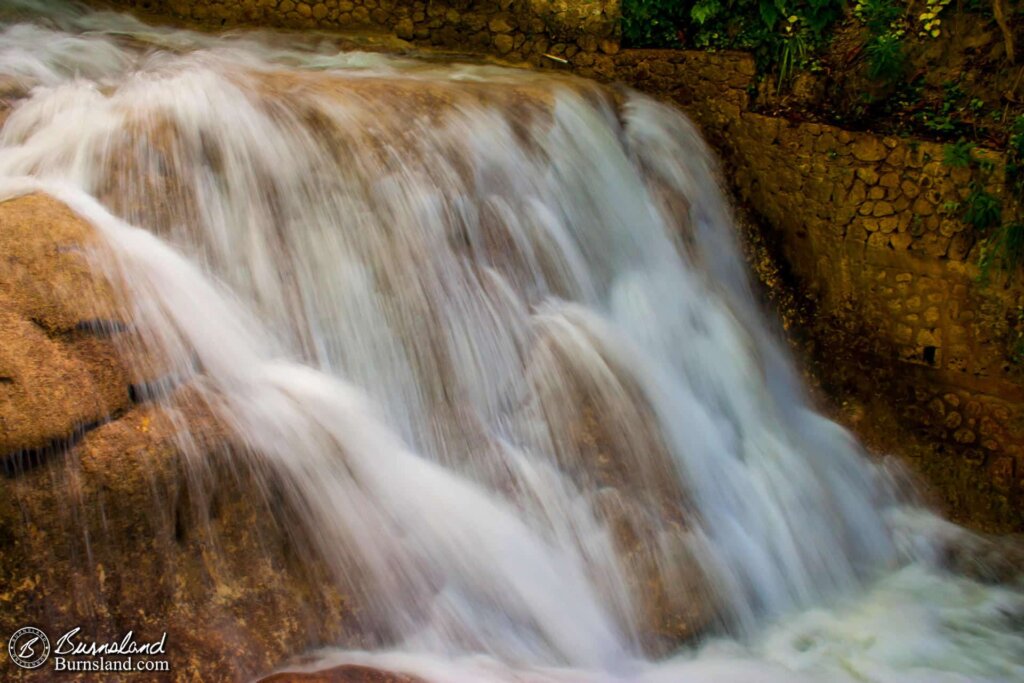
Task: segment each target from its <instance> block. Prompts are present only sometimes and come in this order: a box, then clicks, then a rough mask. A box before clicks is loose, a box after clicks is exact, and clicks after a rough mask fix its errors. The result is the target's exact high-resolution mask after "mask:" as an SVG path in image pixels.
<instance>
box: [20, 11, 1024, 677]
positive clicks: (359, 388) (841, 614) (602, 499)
mask: <svg viewBox="0 0 1024 683" xmlns="http://www.w3.org/2000/svg"><path fill="white" fill-rule="evenodd" d="M30 10H31V4H30V3H8V6H7V8H6V9H5V10H4V11H3V13H2V14H0V18H3V19H4V20H6V21H7V24H6V25H4V27H3V32H2V34H0V35H2V39H0V84H3V85H4V86H5V87H6V88H7V89H8V90H10V91H12V92H15V91H16V92H19V93H22V94H23V96H22V97H20V98H19V99H18V101H17V103H16V104H15V106H14V107H13V109H12V111H11V112H10V114H9V116H8V118H7V120H6V122H5V123H4V125H3V128H2V130H0V192H2V193H3V194H4V195H6V196H12V195H16V194H20V193H25V192H31V191H44V192H48V193H50V194H53V195H55V196H56V197H57V198H59V199H60V200H62V201H63V202H65V203H66V204H68V205H69V206H70V207H71V208H72V209H73V210H74V211H76V212H77V213H79V214H80V215H81V216H83V217H85V218H87V219H88V220H89V221H90V222H91V223H92V224H93V225H95V226H96V228H97V229H98V230H99V231H100V232H101V233H102V235H103V236H104V238H105V239H106V241H107V242H108V243H109V245H110V247H111V252H112V253H113V255H114V257H113V261H112V262H109V263H106V264H105V266H106V267H108V268H111V272H113V273H116V277H117V278H119V280H120V281H122V282H124V283H125V284H126V286H127V288H128V292H129V294H130V298H131V301H132V304H133V309H132V312H133V319H134V324H135V325H136V326H137V327H138V329H139V330H140V334H141V335H142V336H143V337H144V338H145V340H146V345H147V346H149V347H152V348H155V349H158V350H159V352H160V354H161V355H162V357H163V358H164V359H165V360H164V364H165V365H166V366H167V368H168V372H167V376H168V377H172V378H174V379H175V381H177V382H182V383H185V382H190V381H191V383H192V384H193V385H194V386H193V395H194V396H195V399H194V400H197V401H202V402H204V403H208V404H210V405H212V406H215V407H216V410H217V412H218V414H219V415H220V416H221V417H222V419H223V420H224V422H225V423H226V424H227V425H229V426H230V427H231V429H232V430H233V431H234V432H235V433H236V434H237V436H238V438H239V440H241V441H242V442H244V444H245V445H246V448H245V449H244V453H247V454H248V455H245V456H240V457H247V458H252V459H254V460H255V461H257V462H258V463H260V465H261V466H262V467H263V471H264V472H265V476H267V477H271V478H273V479H274V480H275V481H276V482H277V483H278V484H280V485H281V486H282V487H283V490H285V491H286V492H287V494H288V496H289V498H290V502H291V504H292V505H294V506H295V507H296V508H297V509H298V510H300V511H301V513H302V522H303V526H304V527H305V530H306V533H307V534H308V535H309V538H311V539H312V542H313V544H314V545H315V550H316V552H317V553H318V554H319V555H320V556H322V557H323V558H325V560H326V562H327V564H328V566H329V567H330V568H331V569H332V570H333V572H334V578H335V579H336V581H337V582H338V584H339V585H342V586H344V587H345V589H346V590H347V591H350V592H352V593H355V594H358V595H359V596H360V602H361V604H363V605H365V609H366V610H367V611H368V613H369V620H370V621H372V623H373V624H374V625H375V628H377V629H379V633H378V634H377V636H378V639H379V642H380V651H379V652H377V653H376V654H370V653H354V652H347V653H345V652H338V653H332V654H326V655H324V657H325V659H324V661H343V662H368V663H376V664H379V665H381V666H385V667H389V668H392V669H397V670H404V671H410V672H414V673H417V674H419V675H421V676H424V677H426V678H428V679H431V680H443V681H447V680H470V681H485V680H512V679H514V680H521V678H520V677H521V676H524V675H527V676H528V680H542V679H545V680H546V679H548V678H550V679H551V680H588V681H598V680H641V679H642V680H650V681H669V680H672V681H675V680H691V679H692V680H705V679H706V680H752V677H753V678H757V679H758V680H765V679H767V678H769V677H774V678H778V679H779V680H792V679H794V678H795V677H796V676H797V675H798V673H797V672H799V671H807V672H809V673H810V675H812V676H817V677H822V676H826V677H829V678H830V679H833V678H837V677H840V676H848V677H849V678H850V679H851V680H902V679H907V680H929V681H933V680H940V679H943V680H981V679H988V680H1011V679H1012V678H1013V677H1015V676H1024V655H1022V654H1021V652H1024V647H1022V645H1024V637H1022V635H1021V634H1020V632H1019V630H1018V632H1016V633H1014V632H1011V631H1008V632H1006V633H1002V634H998V633H996V632H995V631H997V630H999V629H1000V628H1004V627H1005V628H1008V627H1007V626H1006V624H1008V623H1009V621H1008V620H1009V619H1010V616H1011V615H1012V613H1014V611H1016V613H1018V614H1019V611H1020V610H1021V609H1024V606H1022V601H1021V598H1020V596H1019V595H1018V594H1016V593H1014V592H1012V591H1010V590H1003V589H995V588H988V589H981V588H975V587H974V585H973V584H969V582H966V581H965V580H961V579H953V578H950V577H940V576H938V575H936V574H934V573H932V572H931V571H930V570H928V569H927V568H926V567H925V565H924V564H923V562H924V560H923V559H922V558H925V557H926V556H927V552H926V551H925V550H922V548H925V546H927V543H926V542H925V541H922V540H921V539H922V538H925V536H926V535H925V534H923V533H919V532H909V531H907V530H906V528H905V527H906V525H900V524H898V523H897V522H894V521H893V520H894V517H893V514H892V513H894V512H895V511H896V510H898V504H899V501H898V500H897V499H896V497H894V495H893V494H892V493H891V492H890V490H889V487H888V486H887V484H886V477H885V476H884V474H883V473H882V472H881V471H879V470H878V469H877V468H876V467H875V466H874V465H872V464H870V463H869V461H868V460H867V459H866V458H865V457H864V456H863V455H862V453H861V452H860V449H859V447H858V446H857V444H856V443H855V442H854V441H853V440H852V439H851V437H850V436H849V435H847V434H846V433H845V432H844V431H843V430H842V429H840V428H839V427H837V426H836V425H834V424H833V423H831V422H829V421H828V420H826V419H824V418H822V417H821V416H819V415H817V414H816V413H815V412H814V411H813V410H811V409H810V408H808V407H807V402H806V399H805V398H804V396H803V395H802V392H801V388H800V382H799V379H798V377H797V376H796V375H795V373H794V371H793V369H792V367H791V365H790V362H789V361H788V359H787V358H786V354H785V353H784V352H783V350H782V349H781V347H780V345H779V343H778V342H777V341H776V339H775V338H774V336H773V334H772V333H771V332H770V331H769V329H768V326H767V324H766V322H765V321H764V320H762V318H761V315H760V313H759V312H758V309H757V306H756V304H755V301H754V298H753V296H752V294H751V293H750V291H749V286H748V283H747V280H746V274H745V271H744V266H743V262H742V259H741V256H740V254H739V251H738V249H737V247H736V244H735V241H734V236H733V227H732V222H731V217H730V214H729V210H728V207H727V205H726V204H725V203H724V201H723V199H722V196H721V193H720V191H719V189H718V186H717V182H716V175H715V174H716V171H715V168H714V164H713V162H712V161H711V157H710V155H709V153H708V151H707V150H706V148H705V147H704V145H703V144H702V142H701V141H700V138H699V136H698V135H697V133H696V132H695V131H694V129H693V127H692V126H691V125H690V124H689V123H688V122H687V121H686V120H685V119H684V118H683V117H682V116H681V115H680V114H679V113H677V112H675V111H673V110H671V109H669V108H667V107H665V106H663V105H660V104H656V103H655V102H653V101H651V100H649V99H647V98H644V97H641V96H639V95H636V94H632V93H626V94H617V93H613V92H611V91H608V90H605V89H602V88H600V87H598V86H596V85H594V84H588V83H586V82H581V81H577V80H574V79H568V78H564V77H559V76H554V75H542V74H539V73H535V72H529V71H516V70H510V69H502V68H497V67H491V66H481V65H468V64H461V65H454V64H444V65H440V64H436V63H431V62H421V61H416V60H413V59H402V58H395V57H387V56H383V55H380V54H370V53H364V52H342V53H339V52H337V49H336V48H333V47H332V46H331V45H330V43H329V42H317V41H316V40H315V39H305V40H302V39H300V38H299V37H296V36H292V37H290V38H289V41H290V43H291V44H290V46H289V47H288V48H283V47H281V46H280V45H281V41H280V40H278V39H274V37H273V36H269V35H264V34H238V35H233V36H211V35H201V34H196V33H190V32H187V31H179V30H171V29H155V28H152V27H147V26H144V25H143V24H140V23H138V22H136V21H135V20H132V19H129V18H127V17H124V16H120V15H115V14H110V13H87V12H83V11H81V10H79V9H77V8H75V7H70V6H69V7H63V8H62V9H61V11H60V12H54V11H52V10H51V11H49V12H48V13H45V14H42V13H38V12H32V11H30ZM132 225H134V226H139V227H137V228H136V227H130V226H132ZM97 267H101V266H100V265H98V266H97ZM132 352H133V349H131V348H126V349H125V353H128V354H131V353H132ZM623 525H625V526H626V527H628V528H629V530H630V533H629V534H628V535H629V536H631V537H632V541H631V542H629V543H626V542H624V541H623V538H622V536H623V534H622V533H621V528H622V527H623ZM897 527H898V528H897ZM909 534H913V535H914V538H913V540H914V542H913V543H901V542H898V541H899V540H900V539H903V538H904V537H906V536H908V535H909ZM626 545H628V546H629V549H628V550H629V551H628V552H627V549H626V547H625V546H626ZM908 548H913V549H914V550H913V552H911V551H910V550H908ZM652 581H653V582H655V583H656V584H657V585H658V586H660V591H661V592H660V593H659V595H658V597H657V598H656V599H657V600H658V601H662V602H663V603H664V605H662V607H663V608H665V609H669V610H672V609H682V610H684V611H685V609H686V607H687V606H688V605H692V604H695V603H701V604H706V605H709V607H708V609H709V610H712V611H714V613H715V614H716V618H717V620H718V622H719V623H720V626H719V627H718V632H719V633H720V634H722V635H731V636H733V637H740V638H741V639H742V642H743V643H744V644H743V645H740V644H739V643H738V642H732V641H720V642H718V644H716V645H713V646H709V647H706V648H704V649H703V650H701V651H699V652H697V653H690V654H685V655H680V656H677V657H676V658H675V659H672V660H668V661H662V662H661V663H654V662H651V661H648V660H645V658H644V652H645V651H649V650H650V649H651V647H652V645H651V640H650V638H649V636H648V628H647V624H646V623H645V620H646V619H647V618H649V614H648V613H649V611H650V609H651V605H650V604H649V603H650V600H649V599H648V596H645V591H646V588H645V587H646V586H649V585H650V582H652ZM869 585H873V586H874V587H873V588H872V589H871V590H870V592H865V591H866V590H867V588H866V587H867V586H869ZM893 596H896V597H895V600H898V601H901V602H902V604H903V607H904V609H905V611H906V612H907V616H906V617H905V622H904V623H903V624H902V628H903V629H904V630H905V632H906V637H905V638H904V640H902V641H901V643H903V645H905V647H906V651H905V652H901V651H899V648H898V647H897V646H894V645H890V646H889V649H888V650H885V651H879V650H878V649H877V648H875V649H872V646H870V645H868V644H866V643H865V641H864V638H865V636H864V634H865V633H866V632H870V630H871V629H875V628H879V629H892V628H894V627H893V626H891V625H890V624H889V623H888V620H887V619H886V618H883V616H882V614H881V613H880V612H879V610H881V609H882V607H881V606H882V605H886V602H887V601H888V602H890V603H891V602H892V601H893V600H894V597H893ZM836 600H839V601H841V602H840V603H839V604H838V605H837V604H836V603H835V601H836ZM843 601H845V602H843ZM825 603H828V604H833V605H834V607H833V610H834V611H833V612H825V611H823V610H822V609H821V608H813V606H814V605H820V604H825ZM807 609H810V610H811V611H807V612H804V613H802V614H801V613H800V611H801V610H807ZM888 609H891V610H894V609H897V608H896V607H894V606H893V605H891V604H890V605H888ZM953 613H955V614H956V616H955V617H952V616H950V615H951V614H953ZM781 617H785V620H784V621H782V622H778V623H776V625H775V626H770V624H771V623H773V622H776V620H778V619H779V618H781ZM951 619H956V620H958V621H957V623H956V625H955V627H950V628H947V626H950V623H952V622H950V620H951ZM947 622H949V623H947ZM899 633H902V631H893V632H891V633H889V636H890V637H892V638H895V637H896V634H899ZM797 641H799V642H800V643H810V644H806V646H804V645H795V644H794V643H797ZM983 646H984V647H983ZM385 652H386V653H385ZM953 652H955V653H956V654H955V655H954V654H951V653H953ZM996 653H999V654H996ZM472 655H486V656H487V658H486V659H481V658H480V657H479V656H477V657H471V656H472ZM929 657H931V658H929ZM523 672H530V673H529V674H524V673H523Z"/></svg>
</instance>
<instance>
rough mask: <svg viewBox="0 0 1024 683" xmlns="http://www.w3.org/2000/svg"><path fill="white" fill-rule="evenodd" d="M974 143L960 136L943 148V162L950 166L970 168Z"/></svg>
mask: <svg viewBox="0 0 1024 683" xmlns="http://www.w3.org/2000/svg"><path fill="white" fill-rule="evenodd" d="M973 150H974V143H973V142H968V141H967V140H964V139H963V138H960V139H959V140H957V141H956V142H954V143H953V144H951V145H946V146H945V147H944V148H943V150H942V163H943V164H945V165H946V166H949V167H950V168H970V166H971V161H973V159H972V157H971V152H972V151H973Z"/></svg>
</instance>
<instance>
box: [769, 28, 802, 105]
mask: <svg viewBox="0 0 1024 683" xmlns="http://www.w3.org/2000/svg"><path fill="white" fill-rule="evenodd" d="M805 59H807V41H806V40H805V39H804V36H803V35H802V34H800V33H794V34H792V35H790V36H787V37H786V38H784V39H783V40H782V42H781V43H780V44H779V58H778V65H779V66H778V69H779V82H778V84H777V86H776V89H777V90H780V91H781V90H782V84H783V83H784V82H786V81H788V80H789V79H791V78H792V77H793V70H794V69H795V68H796V66H797V65H799V64H802V63H803V62H804V60H805Z"/></svg>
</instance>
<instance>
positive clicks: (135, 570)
mask: <svg viewBox="0 0 1024 683" xmlns="http://www.w3.org/2000/svg"><path fill="white" fill-rule="evenodd" d="M98 248H99V244H98V241H97V239H96V236H95V235H94V233H93V232H92V229H91V227H90V226H88V225H87V224H85V223H83V222H82V221H81V220H80V219H78V218H77V217H76V216H75V215H73V214H72V213H71V212H70V211H69V210H68V209H67V208H66V207H64V206H63V205H61V204H59V203H57V202H56V201H54V200H52V199H50V198H48V197H45V196H41V195H33V196H26V197H22V198H18V199H13V200H8V201H5V202H2V203H0V254H3V258H2V260H0V467H2V469H3V472H2V476H0V632H2V633H8V634H9V633H12V632H14V631H15V630H17V629H18V628H20V627H22V626H26V625H37V626H44V628H46V629H47V630H48V631H49V635H50V637H51V640H53V639H54V638H56V637H59V635H60V634H63V633H64V632H66V631H68V630H70V629H72V628H74V627H76V626H78V627H81V629H82V633H83V635H87V636H88V637H90V638H95V639H96V640H98V641H104V640H112V639H120V637H121V636H123V635H124V634H125V633H126V632H127V631H129V630H132V631H134V632H135V634H136V635H137V636H138V638H139V639H140V640H143V639H150V640H155V639H158V638H159V637H160V636H161V635H162V634H163V633H164V632H165V631H166V632H167V641H166V642H167V648H166V649H167V654H168V659H169V661H170V663H171V673H170V675H169V676H168V678H172V679H177V680H195V679H197V678H202V679H205V680H212V679H217V680H231V679H242V678H247V677H251V676H253V675H255V674H258V673H260V672H263V671H267V670H269V669H271V668H273V667H274V666H276V665H277V664H278V663H279V662H280V660H281V659H282V658H283V657H284V656H286V655H290V654H292V653H294V652H296V651H300V650H302V649H303V648H304V647H306V646H307V645H310V644H314V643H317V642H323V641H324V640H326V639H330V640H331V641H332V642H337V641H338V640H339V639H340V638H341V634H342V626H343V622H344V616H345V615H346V613H347V607H346V605H345V601H344V600H343V599H342V598H341V597H340V596H338V595H335V594H331V593H330V592H325V591H324V590H323V589H321V588H320V586H323V585H329V582H327V581H324V580H322V577H321V576H319V574H318V572H319V571H320V569H319V568H318V565H317V563H316V559H315V558H310V557H308V556H306V555H305V554H304V553H303V552H302V551H301V548H302V540H301V536H300V535H298V534H293V533H287V532H285V531H283V529H284V528H286V526H285V524H286V520H285V517H286V516H287V514H288V511H287V510H286V509H282V508H281V507H280V506H278V505H274V502H275V501H274V493H273V492H272V491H270V492H267V497H266V499H265V500H257V499H254V498H253V496H252V494H251V490H253V488H254V487H252V486H247V483H251V476H250V473H249V472H247V471H245V470H244V469H239V468H237V467H236V466H235V465H234V463H235V462H236V461H237V459H235V458H232V457H231V454H232V452H233V451H235V449H236V448H237V446H236V445H235V444H233V443H231V439H230V438H229V437H228V436H227V431H226V430H225V429H224V428H223V426H222V425H221V424H220V423H219V421H218V419H217V417H216V415H215V414H214V413H213V412H212V411H211V410H209V409H207V408H205V407H203V406H201V405H199V404H197V402H195V401H189V400H187V399H188V392H189V388H188V386H184V387H179V388H178V389H177V390H176V391H175V392H174V393H173V394H171V395H170V396H168V397H167V398H166V399H165V400H164V401H162V403H161V405H156V404H140V403H137V402H135V400H134V398H133V395H134V392H133V391H131V386H132V384H133V382H134V381H138V380H137V379H136V378H137V372H138V369H137V368H135V369H133V368H128V367H126V366H125V365H124V364H123V363H122V362H121V361H120V360H119V354H118V353H117V349H116V344H117V343H118V341H119V337H122V336H124V335H128V334H130V330H129V329H128V325H127V324H126V321H125V318H124V316H123V315H121V314H120V312H121V311H123V305H122V302H119V301H118V297H117V295H116V294H115V289H116V288H115V287H112V286H111V282H109V281H107V280H104V279H102V278H97V277H96V276H94V275H92V274H91V272H92V270H91V269H90V263H89V261H90V258H91V256H90V254H92V253H94V252H95V251H96V250H97V249H98ZM183 420H185V421H187V422H188V424H189V425H190V438H189V439H187V440H186V439H183V438H182V435H181V433H180V431H179V425H181V424H182V421H183ZM186 459H189V460H190V464H189V466H186ZM200 472H201V473H202V475H201V476H200V475H199V474H197V473H200ZM243 492H244V493H243ZM7 657H8V654H7V649H6V648H3V649H2V651H0V666H2V667H3V670H4V671H7V672H11V671H15V668H14V667H13V666H9V665H8V664H9V663H8V662H6V659H7Z"/></svg>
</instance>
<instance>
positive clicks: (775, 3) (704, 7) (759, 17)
mask: <svg viewBox="0 0 1024 683" xmlns="http://www.w3.org/2000/svg"><path fill="white" fill-rule="evenodd" d="M845 4H846V3H845V0H622V6H621V7H622V8H621V12H622V33H623V39H624V43H625V44H627V45H632V46H636V47H674V46H676V45H678V44H679V41H680V35H682V36H684V37H685V38H684V42H685V43H686V44H688V45H693V46H696V47H703V48H711V49H718V48H731V49H745V50H750V51H752V52H753V53H754V55H755V57H756V58H757V61H758V66H759V67H760V69H761V71H762V73H763V72H767V71H769V70H771V69H773V68H775V67H776V66H779V65H780V64H781V65H783V66H784V68H785V70H786V73H785V74H784V75H783V79H782V80H786V79H787V78H788V77H789V76H791V75H792V73H793V70H794V69H796V68H799V67H802V66H804V65H807V64H810V63H811V61H810V60H809V57H810V55H811V54H812V53H813V52H814V51H816V50H817V49H819V48H820V47H821V46H822V45H823V44H824V41H825V38H826V36H825V29H827V28H828V27H829V26H830V25H831V24H832V23H833V22H834V21H836V20H837V19H839V18H840V17H842V15H843V9H844V7H845ZM783 62H784V64H782V63H783Z"/></svg>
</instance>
